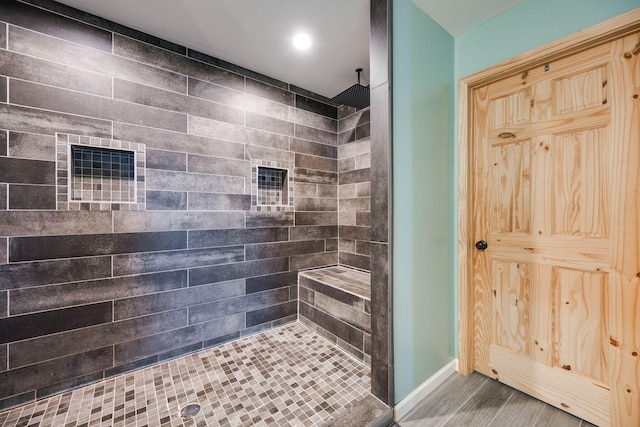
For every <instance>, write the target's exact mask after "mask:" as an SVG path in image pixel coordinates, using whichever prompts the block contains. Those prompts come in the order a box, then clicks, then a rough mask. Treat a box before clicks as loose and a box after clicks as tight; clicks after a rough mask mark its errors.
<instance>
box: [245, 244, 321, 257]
mask: <svg viewBox="0 0 640 427" xmlns="http://www.w3.org/2000/svg"><path fill="white" fill-rule="evenodd" d="M315 252H324V241H323V240H308V241H300V242H281V243H261V244H256V245H246V246H245V254H246V257H247V260H248V261H249V260H255V259H265V258H278V257H286V256H291V255H300V254H310V253H315Z"/></svg>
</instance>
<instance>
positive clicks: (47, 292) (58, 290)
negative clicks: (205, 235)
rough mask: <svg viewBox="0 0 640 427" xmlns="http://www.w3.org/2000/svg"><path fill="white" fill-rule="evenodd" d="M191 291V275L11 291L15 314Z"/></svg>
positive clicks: (169, 274) (143, 276) (157, 275)
mask: <svg viewBox="0 0 640 427" xmlns="http://www.w3.org/2000/svg"><path fill="white" fill-rule="evenodd" d="M186 287H187V271H186V270H178V271H167V272H162V273H154V274H141V275H136V276H127V277H116V278H110V279H103V280H91V281H85V282H73V283H66V284H62V285H53V286H40V287H36V288H27V289H16V290H13V291H11V314H12V315H17V314H25V313H30V312H36V311H43V310H52V309H56V308H62V307H71V306H75V305H82V304H91V303H96V302H99V301H108V300H113V299H120V298H131V297H135V296H139V295H144V294H155V293H157V292H164V291H169V290H174V289H180V288H186Z"/></svg>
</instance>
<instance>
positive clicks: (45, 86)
mask: <svg viewBox="0 0 640 427" xmlns="http://www.w3.org/2000/svg"><path fill="white" fill-rule="evenodd" d="M32 4H33V5H32ZM34 5H37V6H34ZM0 10H1V13H0V129H1V130H0V264H2V265H0V408H6V407H9V406H14V405H17V404H20V403H24V402H28V401H31V400H33V399H34V398H41V397H44V396H47V395H50V394H53V393H56V392H59V391H61V390H65V389H69V388H72V387H74V386H77V385H80V384H84V383H88V382H92V381H96V380H99V379H101V378H104V377H109V376H112V375H116V374H119V373H122V372H125V371H128V370H131V369H134V368H139V367H142V366H146V365H150V364H154V363H157V362H159V361H163V360H166V359H168V358H173V357H175V356H177V355H180V354H184V353H187V352H192V351H195V350H198V349H200V348H203V347H207V346H211V345H215V344H217V343H220V342H224V341H228V340H231V339H234V338H237V337H240V336H243V335H246V334H248V333H252V332H255V331H258V330H262V329H266V328H270V327H272V326H274V325H277V324H281V323H284V322H287V321H292V320H294V319H296V316H297V287H296V279H297V271H298V270H299V269H306V268H311V267H315V266H322V265H332V264H337V263H338V238H337V237H338V212H337V207H338V206H337V205H338V198H337V190H338V173H337V168H338V161H337V157H338V150H339V148H338V144H337V131H338V120H337V118H338V116H337V109H336V108H335V107H334V106H331V105H328V104H327V103H325V102H323V101H324V100H323V99H321V98H320V97H317V96H314V95H313V94H311V93H309V92H307V91H305V90H303V89H300V88H297V87H294V86H290V85H288V84H285V83H282V82H280V81H276V80H273V79H270V78H268V77H265V76H262V75H260V74H257V73H255V72H252V71H249V70H246V69H243V68H241V67H237V66H235V65H233V64H229V63H225V62H223V61H220V60H218V59H216V58H211V57H208V56H205V55H203V54H200V53H198V52H195V51H191V50H188V49H186V48H183V47H181V46H177V45H174V44H172V43H169V42H166V41H163V40H159V39H156V38H153V37H151V36H148V35H145V34H142V33H139V32H136V31H134V30H131V29H128V28H125V27H122V26H119V25H117V24H114V23H112V22H109V21H105V20H102V19H100V18H97V17H95V16H91V15H87V14H84V13H82V12H79V11H77V10H75V9H71V8H68V7H66V6H63V5H61V4H58V3H55V2H53V1H49V0H29V2H26V1H25V2H19V1H14V0H3V1H2V5H1V6H0ZM350 120H351V119H350V118H349V117H346V118H345V119H344V121H343V122H342V123H345V126H346V123H347V122H349V123H351V122H350ZM58 132H59V133H68V134H76V135H77V134H79V135H89V136H94V137H100V138H105V139H113V140H121V141H129V142H134V143H143V144H145V146H146V170H145V180H146V182H145V185H146V210H143V211H125V210H103V211H99V210H96V211H93V210H79V211H64V210H56V202H57V199H56V164H55V160H56V154H55V134H56V133H58ZM351 144H357V143H356V142H354V143H350V144H348V145H345V147H347V146H353V147H355V145H351ZM345 150H346V148H345ZM356 158H357V157H356ZM256 159H257V160H263V161H264V160H266V161H269V160H273V161H277V162H282V163H294V164H295V170H294V171H290V173H292V174H293V177H294V179H295V185H294V187H295V212H273V213H265V212H256V211H255V210H252V209H251V195H250V190H251V182H250V180H251V160H256ZM363 161H364V160H363V159H361V162H360V163H361V166H362V164H363V163H362V162H363ZM360 170H362V169H360ZM345 185H350V184H345ZM363 188H364V186H362V187H361V190H363ZM83 207H84V208H87V207H88V208H92V206H90V205H86V206H83ZM123 208H124V206H123ZM360 217H361V223H360V225H362V224H364V222H362V221H364V220H365V219H364V217H363V215H360ZM356 218H357V216H356ZM356 221H357V219H356ZM357 225H358V223H357V222H356V226H357ZM356 228H357V227H356ZM351 240H356V254H355V255H357V254H358V245H357V241H359V240H358V239H351ZM362 241H364V239H363V240H362ZM362 248H363V247H361V250H360V252H365V250H364V249H362ZM355 255H354V256H355ZM362 255H363V258H364V253H363V254H362ZM350 256H351V255H349V256H347V257H345V262H347V261H348V260H349V257H350ZM356 263H357V264H358V265H359V266H361V267H362V266H364V264H363V260H362V259H360V258H357V259H356V261H354V262H353V264H356Z"/></svg>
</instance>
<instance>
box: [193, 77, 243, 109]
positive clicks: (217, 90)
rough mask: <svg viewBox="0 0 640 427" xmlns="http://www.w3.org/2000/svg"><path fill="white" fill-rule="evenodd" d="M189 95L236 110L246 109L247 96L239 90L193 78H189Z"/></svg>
mask: <svg viewBox="0 0 640 427" xmlns="http://www.w3.org/2000/svg"><path fill="white" fill-rule="evenodd" d="M188 93H189V95H191V96H195V97H196V98H201V99H206V100H207V101H213V102H218V103H220V104H225V105H230V106H232V107H236V108H244V106H245V95H244V94H243V93H242V92H240V91H239V90H233V89H229V88H226V87H224V86H218V85H215V84H211V83H209V82H205V81H203V80H199V79H196V78H193V77H189V81H188Z"/></svg>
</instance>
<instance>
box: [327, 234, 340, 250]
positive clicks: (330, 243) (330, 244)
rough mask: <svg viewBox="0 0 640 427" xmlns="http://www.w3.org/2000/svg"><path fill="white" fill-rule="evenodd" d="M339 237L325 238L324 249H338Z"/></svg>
mask: <svg viewBox="0 0 640 427" xmlns="http://www.w3.org/2000/svg"><path fill="white" fill-rule="evenodd" d="M339 241H340V240H339V239H338V238H337V237H336V238H335V239H327V240H325V244H324V249H325V251H327V252H334V251H337V250H338V243H339Z"/></svg>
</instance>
